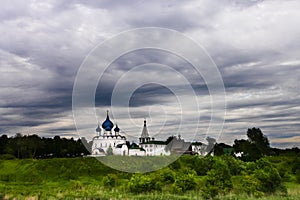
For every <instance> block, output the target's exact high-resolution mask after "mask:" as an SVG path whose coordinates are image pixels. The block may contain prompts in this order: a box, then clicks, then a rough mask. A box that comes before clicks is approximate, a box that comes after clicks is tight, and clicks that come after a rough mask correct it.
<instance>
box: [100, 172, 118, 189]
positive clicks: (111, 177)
mask: <svg viewBox="0 0 300 200" xmlns="http://www.w3.org/2000/svg"><path fill="white" fill-rule="evenodd" d="M117 180H118V176H117V175H116V174H108V175H106V176H104V177H103V178H102V184H103V186H105V187H110V188H111V187H115V185H116V182H117Z"/></svg>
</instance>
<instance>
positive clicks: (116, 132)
mask: <svg viewBox="0 0 300 200" xmlns="http://www.w3.org/2000/svg"><path fill="white" fill-rule="evenodd" d="M114 131H115V134H116V135H119V132H120V128H119V127H118V124H116V128H115V129H114Z"/></svg>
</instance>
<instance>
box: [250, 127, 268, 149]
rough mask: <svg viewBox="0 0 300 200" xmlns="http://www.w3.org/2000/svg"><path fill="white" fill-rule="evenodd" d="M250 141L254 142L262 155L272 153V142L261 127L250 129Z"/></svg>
mask: <svg viewBox="0 0 300 200" xmlns="http://www.w3.org/2000/svg"><path fill="white" fill-rule="evenodd" d="M247 136H248V141H249V142H250V143H251V144H254V145H255V146H256V147H257V149H258V150H259V151H260V153H261V154H262V155H269V154H270V142H269V140H268V138H267V136H265V135H264V134H263V133H262V131H261V130H260V129H259V128H255V127H254V128H252V129H248V131H247Z"/></svg>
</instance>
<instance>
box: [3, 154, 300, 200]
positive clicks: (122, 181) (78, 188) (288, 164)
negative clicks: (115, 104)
mask: <svg viewBox="0 0 300 200" xmlns="http://www.w3.org/2000/svg"><path fill="white" fill-rule="evenodd" d="M129 159H132V161H134V159H136V158H135V157H130V158H129ZM139 163H140V164H141V165H142V164H143V163H141V162H139ZM299 163H300V158H297V157H295V156H278V157H266V158H261V159H259V160H257V161H253V162H244V161H241V160H239V159H236V158H234V157H232V156H215V157H205V158H200V157H198V156H189V155H185V156H182V157H180V159H178V160H177V161H175V162H174V163H172V164H171V165H170V166H168V167H165V168H163V169H160V170H158V171H155V172H150V173H146V174H132V173H125V172H119V171H117V170H114V169H111V168H109V167H107V166H106V165H103V164H102V163H101V162H99V161H97V160H96V159H95V158H53V159H42V160H36V159H22V160H19V159H13V160H0V168H1V171H0V181H1V182H0V197H1V196H2V197H4V196H6V197H17V198H18V199H24V198H25V197H35V198H36V199H38V198H39V199H51V198H52V199H74V198H88V199H110V198H113V199H124V198H129V197H130V198H133V199H142V198H144V199H149V198H150V199H210V198H214V199H216V198H220V199H243V198H244V199H248V198H256V197H266V198H267V199H276V198H278V199H279V197H280V199H293V198H294V199H298V198H299V197H300V191H299V189H300V185H299V184H298V183H299V180H300V179H299V171H300V165H299ZM137 164H138V162H137ZM286 186H287V187H286ZM288 190H289V191H288ZM297 191H299V192H298V193H297Z"/></svg>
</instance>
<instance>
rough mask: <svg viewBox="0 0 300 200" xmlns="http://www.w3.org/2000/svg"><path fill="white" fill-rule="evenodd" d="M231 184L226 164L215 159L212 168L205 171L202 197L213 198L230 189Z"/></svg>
mask: <svg viewBox="0 0 300 200" xmlns="http://www.w3.org/2000/svg"><path fill="white" fill-rule="evenodd" d="M232 187H233V185H232V181H231V174H230V171H229V168H228V166H227V165H226V163H225V162H224V161H223V160H217V161H216V163H215V164H214V166H213V169H212V170H211V171H209V172H207V176H206V179H205V187H204V188H203V190H202V196H203V197H204V198H215V197H216V196H217V195H219V194H221V195H224V194H226V193H228V192H230V191H231V189H232Z"/></svg>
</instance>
